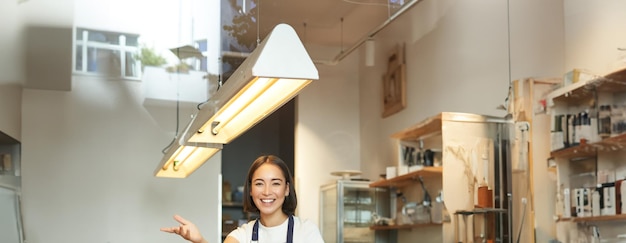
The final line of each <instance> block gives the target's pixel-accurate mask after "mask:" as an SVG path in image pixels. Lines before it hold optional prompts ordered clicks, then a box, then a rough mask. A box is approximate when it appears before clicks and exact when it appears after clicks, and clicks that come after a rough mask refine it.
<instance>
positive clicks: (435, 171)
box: [370, 166, 443, 187]
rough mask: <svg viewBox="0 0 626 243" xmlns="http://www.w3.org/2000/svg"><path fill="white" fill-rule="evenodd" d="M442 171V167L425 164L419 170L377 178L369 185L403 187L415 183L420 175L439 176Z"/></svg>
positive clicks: (425, 176) (427, 176)
mask: <svg viewBox="0 0 626 243" xmlns="http://www.w3.org/2000/svg"><path fill="white" fill-rule="evenodd" d="M442 173H443V167H441V166H438V167H431V166H427V167H424V168H422V169H421V170H416V171H413V172H409V173H407V174H404V175H401V176H396V177H394V178H391V179H386V180H384V179H383V180H378V181H375V182H372V183H370V187H404V186H407V185H409V184H412V183H415V181H417V179H418V178H419V177H420V176H422V177H424V178H430V177H441V174H442Z"/></svg>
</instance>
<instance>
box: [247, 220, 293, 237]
mask: <svg viewBox="0 0 626 243" xmlns="http://www.w3.org/2000/svg"><path fill="white" fill-rule="evenodd" d="M293 225H294V222H293V215H289V223H287V243H293ZM252 241H254V242H258V241H259V219H257V220H256V221H255V222H254V226H253V227H252Z"/></svg>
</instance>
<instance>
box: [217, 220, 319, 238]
mask: <svg viewBox="0 0 626 243" xmlns="http://www.w3.org/2000/svg"><path fill="white" fill-rule="evenodd" d="M255 221H256V220H252V221H250V222H248V223H246V224H244V225H242V226H240V227H237V229H235V230H233V231H232V232H230V234H228V237H234V238H235V239H237V241H239V243H251V242H253V241H252V228H253V227H254V222H255ZM288 223H289V218H287V219H286V220H285V222H283V223H282V224H280V225H278V226H274V227H265V226H263V224H261V222H259V243H285V242H287V225H288ZM293 242H294V243H303V242H304V243H324V240H323V239H322V235H321V234H320V231H319V229H318V228H317V225H315V224H314V223H313V222H311V221H309V220H306V219H304V220H302V219H300V218H298V217H296V216H293Z"/></svg>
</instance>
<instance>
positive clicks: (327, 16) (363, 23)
mask: <svg viewBox="0 0 626 243" xmlns="http://www.w3.org/2000/svg"><path fill="white" fill-rule="evenodd" d="M257 2H258V4H259V7H260V8H259V15H260V16H259V26H258V27H259V29H260V32H261V35H264V34H266V33H268V32H269V31H271V29H272V28H273V27H274V26H275V25H276V24H278V23H287V24H289V25H291V26H292V27H293V28H294V29H295V30H296V32H297V33H298V35H299V36H300V38H301V39H302V42H303V43H304V44H305V45H323V46H331V47H332V46H336V47H337V48H338V52H340V51H341V50H346V49H348V48H350V47H351V46H353V45H355V44H356V43H358V42H359V41H360V40H362V39H364V38H366V37H367V36H368V34H369V33H370V32H371V31H372V30H374V29H376V28H377V27H379V26H381V25H382V24H383V23H384V22H385V21H386V20H387V19H389V17H390V16H391V15H392V14H391V13H392V12H393V11H397V10H398V9H399V8H400V5H399V4H388V2H390V3H395V2H399V3H404V2H405V1H404V0H388V1H386V0H313V1H312V0H257ZM406 2H409V0H407V1H406Z"/></svg>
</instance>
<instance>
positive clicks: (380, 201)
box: [320, 179, 389, 243]
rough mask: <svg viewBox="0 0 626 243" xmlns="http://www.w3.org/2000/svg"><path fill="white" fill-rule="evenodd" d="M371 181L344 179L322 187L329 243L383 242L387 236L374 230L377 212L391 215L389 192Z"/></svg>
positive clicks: (323, 225)
mask: <svg viewBox="0 0 626 243" xmlns="http://www.w3.org/2000/svg"><path fill="white" fill-rule="evenodd" d="M369 183H370V182H369V181H363V180H359V179H340V180H337V181H335V182H332V183H329V184H326V185H323V186H322V187H321V188H320V225H321V228H320V231H321V233H322V237H323V238H324V241H325V242H326V243H344V242H345V243H348V242H359V243H365V242H379V241H380V239H383V238H385V237H387V236H385V235H382V234H383V233H384V232H376V231H374V230H371V229H370V226H371V225H373V220H372V216H373V215H374V213H376V214H378V215H381V216H389V191H388V190H387V189H385V188H370V187H369Z"/></svg>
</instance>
